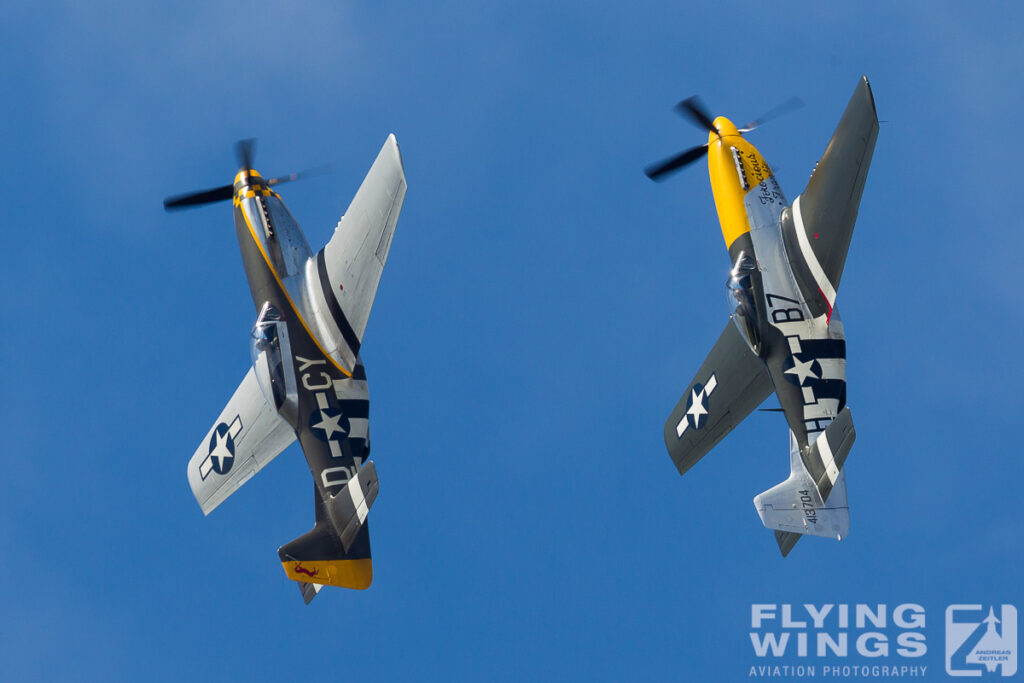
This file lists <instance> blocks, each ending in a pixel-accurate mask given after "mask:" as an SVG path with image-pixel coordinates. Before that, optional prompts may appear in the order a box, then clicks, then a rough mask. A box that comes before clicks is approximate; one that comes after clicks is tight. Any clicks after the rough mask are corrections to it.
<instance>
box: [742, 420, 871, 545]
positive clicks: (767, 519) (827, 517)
mask: <svg viewBox="0 0 1024 683" xmlns="http://www.w3.org/2000/svg"><path fill="white" fill-rule="evenodd" d="M855 436H856V433H855V432H854V430H853V422H852V419H851V418H850V414H849V408H844V409H843V411H842V412H841V413H840V416H839V418H837V419H836V420H835V421H833V422H832V424H830V425H829V426H828V428H827V429H826V430H825V431H824V432H822V434H821V435H819V436H818V438H817V439H816V440H815V441H814V442H813V443H812V444H811V445H810V447H809V448H808V449H807V450H808V454H807V455H808V456H811V457H814V458H818V459H822V457H823V456H824V459H825V460H828V461H829V462H828V470H829V473H828V474H827V475H826V476H825V478H824V481H823V482H819V481H815V478H813V477H812V476H811V475H810V474H809V473H808V472H807V467H806V466H805V465H804V460H805V457H804V455H802V454H801V453H800V449H799V448H798V446H797V443H796V438H795V437H794V436H793V433H792V432H790V436H789V466H790V475H789V478H788V479H787V480H786V481H784V482H782V483H781V484H778V485H777V486H774V487H772V488H770V489H768V490H767V491H765V492H764V493H761V494H760V495H758V496H756V497H755V498H754V507H755V508H757V514H758V515H760V517H761V521H762V522H763V523H764V525H765V526H766V527H768V528H769V529H774V530H775V540H776V542H778V544H779V550H781V551H782V555H783V557H785V556H786V555H788V554H789V551H790V550H792V549H793V546H794V545H796V542H797V541H798V540H800V536H801V535H802V534H810V535H812V536H824V537H831V538H835V539H837V540H842V539H843V538H844V537H845V536H846V535H847V534H848V533H849V531H850V506H849V503H848V502H847V499H846V474H845V472H844V471H843V470H841V469H839V468H841V467H842V463H843V462H844V461H845V460H846V456H847V454H848V453H849V452H850V447H851V446H852V445H853V441H854V438H855ZM826 454H827V455H826ZM819 485H821V486H819ZM822 489H824V490H822ZM823 494H824V497H823Z"/></svg>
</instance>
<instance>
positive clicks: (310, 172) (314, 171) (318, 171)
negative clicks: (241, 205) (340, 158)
mask: <svg viewBox="0 0 1024 683" xmlns="http://www.w3.org/2000/svg"><path fill="white" fill-rule="evenodd" d="M333 170H334V164H324V165H323V166H315V167H313V168H307V169H306V170H305V171H299V172H298V173H289V174H288V175H282V176H278V177H276V178H271V179H269V180H268V181H267V185H269V186H271V187H273V186H274V185H280V184H281V183H290V182H291V181H293V180H305V179H306V178H311V177H313V176H318V175H324V174H326V173H330V172H331V171H333Z"/></svg>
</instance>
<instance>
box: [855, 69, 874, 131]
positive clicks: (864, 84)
mask: <svg viewBox="0 0 1024 683" xmlns="http://www.w3.org/2000/svg"><path fill="white" fill-rule="evenodd" d="M858 87H859V88H863V89H864V90H865V91H866V94H867V97H868V102H869V103H870V104H871V111H872V113H873V114H874V115H875V121H876V122H877V121H878V109H877V108H876V107H875V93H874V92H873V91H872V90H871V82H870V81H868V77H867V75H862V76H861V77H860V83H859V84H858Z"/></svg>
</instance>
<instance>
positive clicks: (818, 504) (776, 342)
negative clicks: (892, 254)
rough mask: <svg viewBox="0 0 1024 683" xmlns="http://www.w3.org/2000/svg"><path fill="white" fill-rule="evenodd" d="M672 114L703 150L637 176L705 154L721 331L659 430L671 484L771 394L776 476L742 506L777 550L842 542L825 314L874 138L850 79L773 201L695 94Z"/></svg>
mask: <svg viewBox="0 0 1024 683" xmlns="http://www.w3.org/2000/svg"><path fill="white" fill-rule="evenodd" d="M678 109H679V111H680V113H682V114H684V115H685V116H687V117H688V118H690V119H691V120H692V121H694V122H695V123H697V124H698V125H700V126H702V127H703V128H704V129H706V130H707V131H708V142H707V144H704V145H700V146H698V147H694V148H692V149H689V150H686V151H684V152H682V153H680V154H677V155H675V156H673V157H671V158H669V159H666V160H664V161H662V162H660V163H658V164H655V165H653V166H651V167H649V168H648V169H647V170H646V172H647V175H648V176H649V177H651V178H652V179H654V180H660V179H663V178H665V177H666V176H667V175H668V174H669V173H671V172H673V171H675V170H677V169H680V168H682V167H684V166H686V165H688V164H690V163H692V162H694V161H696V160H698V159H700V158H701V157H703V156H704V155H707V158H708V170H709V172H710V175H711V189H712V192H713V193H714V197H715V207H716V209H717V211H718V218H719V222H720V223H721V226H722V236H723V237H724V238H725V246H726V247H727V248H728V250H729V258H730V259H731V261H732V264H733V265H732V270H731V271H730V273H729V278H728V281H727V283H726V286H727V289H728V293H729V301H730V304H731V307H732V315H731V316H730V317H731V320H730V322H728V323H727V324H726V326H725V330H723V331H722V334H721V336H720V337H719V338H718V341H717V342H716V343H715V345H714V347H713V348H712V349H711V353H710V354H708V357H707V358H706V359H705V361H704V363H703V364H702V365H701V367H700V369H699V370H698V371H697V375H696V376H695V377H694V378H693V380H692V381H691V382H690V385H689V387H688V388H687V390H686V393H685V394H684V395H683V397H682V398H681V399H680V400H679V403H678V404H677V405H676V407H675V410H673V411H672V414H671V415H670V416H669V418H668V421H667V422H666V423H665V445H666V446H667V447H668V452H669V454H670V455H671V456H672V460H673V462H675V465H676V467H677V468H678V470H679V473H680V474H684V473H685V472H686V471H687V470H689V469H690V468H691V467H693V465H694V464H696V463H697V461H698V460H700V459H701V458H702V457H703V456H704V455H705V454H707V453H708V451H710V450H711V449H712V448H713V447H714V446H715V444H717V443H718V442H719V441H721V440H722V438H723V437H725V435H726V434H728V433H729V432H730V431H732V429H733V428H734V427H735V426H736V425H737V424H739V423H740V422H741V421H743V419H744V418H746V417H747V415H749V414H750V413H751V412H752V411H753V410H754V409H755V408H757V407H758V406H759V405H761V403H762V402H763V401H764V400H765V399H766V398H768V397H769V396H770V395H771V394H772V393H773V392H774V393H775V394H776V396H777V397H778V400H779V404H780V405H781V409H782V412H783V413H784V414H785V416H786V421H787V423H788V425H789V435H790V436H789V440H790V476H789V478H788V479H787V480H786V481H784V482H782V483H781V484H779V485H777V486H775V487H774V488H771V489H769V490H767V491H765V492H764V493H761V494H760V495H758V496H756V497H755V498H754V506H755V507H756V508H757V512H758V514H759V515H760V517H761V521H762V522H764V525H765V526H766V527H768V528H770V529H774V530H775V538H776V541H777V542H778V544H779V548H780V550H781V551H782V554H783V555H784V556H785V555H787V554H788V553H789V551H790V550H792V548H793V546H794V545H795V544H796V542H797V541H798V540H799V539H800V536H801V535H802V534H811V535H814V536H828V537H832V538H837V539H842V538H843V537H845V536H846V534H847V533H848V531H849V527H850V514H849V506H848V504H847V498H846V478H845V472H844V470H843V463H844V461H845V460H846V456H847V454H848V453H849V452H850V448H851V446H852V445H853V441H854V438H855V432H854V429H853V420H852V418H851V416H850V409H849V407H847V406H846V339H845V335H844V333H843V324H842V321H841V320H840V318H839V311H838V309H837V308H836V292H837V290H838V289H839V280H840V278H841V277H842V274H843V265H844V264H845V262H846V253H847V249H848V248H849V246H850V237H851V236H852V234H853V226H854V222H855V221H856V218H857V210H858V207H859V205H860V199H861V194H862V193H863V191H864V182H865V180H866V179H867V173H868V166H869V165H870V164H871V155H872V152H873V151H874V147H875V139H876V138H877V136H878V117H877V115H876V112H875V102H874V97H873V96H872V94H871V87H870V86H869V85H868V81H867V78H862V79H861V81H860V82H859V83H858V84H857V88H856V90H855V91H854V93H853V97H852V98H851V99H850V102H849V104H848V105H847V107H846V111H845V112H844V113H843V116H842V118H841V119H840V121H839V125H838V126H837V127H836V131H835V133H834V134H833V136H832V140H831V141H830V142H829V144H828V147H826V149H825V153H824V154H823V155H822V157H821V160H820V161H819V163H818V165H817V167H816V168H815V170H814V172H813V174H812V175H811V179H810V181H809V182H808V183H807V187H806V189H804V191H803V192H802V193H801V194H800V196H799V197H797V198H796V200H795V201H794V202H793V203H792V204H787V202H786V199H785V197H784V196H783V194H782V190H781V189H780V187H779V184H778V182H776V180H775V176H774V174H773V173H772V169H771V167H770V166H768V164H767V163H766V162H765V160H764V159H763V158H762V156H761V154H760V153H759V152H758V151H757V149H756V148H755V147H754V146H753V145H752V144H750V142H748V141H747V139H746V138H744V137H743V133H746V132H749V131H750V130H753V129H754V128H755V127H757V125H759V123H762V122H763V120H762V121H755V122H754V123H752V124H748V125H747V126H745V127H744V128H742V129H739V128H737V127H736V126H735V124H733V122H732V121H730V120H729V119H727V118H725V117H721V116H720V117H718V118H716V119H714V120H712V119H711V117H710V116H709V115H708V114H707V112H706V111H705V110H704V109H703V107H702V106H701V105H700V104H699V102H698V101H697V100H696V99H695V98H690V99H687V100H684V101H683V102H681V103H680V104H679V105H678Z"/></svg>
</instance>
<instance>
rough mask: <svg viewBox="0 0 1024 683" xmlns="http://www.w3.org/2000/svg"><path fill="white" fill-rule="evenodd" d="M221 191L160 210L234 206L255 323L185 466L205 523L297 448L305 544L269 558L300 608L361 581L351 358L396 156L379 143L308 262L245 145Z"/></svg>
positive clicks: (363, 538)
mask: <svg viewBox="0 0 1024 683" xmlns="http://www.w3.org/2000/svg"><path fill="white" fill-rule="evenodd" d="M238 151H239V161H240V165H241V169H240V170H239V171H238V174H237V175H236V176H235V181H234V183H233V184H232V185H225V186H223V187H218V188H215V189H212V190H206V191H203V192H196V193H191V194H187V195H181V196H177V197H171V198H168V199H167V200H165V201H164V207H165V208H167V209H168V210H171V209H177V208H183V207H187V206H196V205H199V204H207V203H209V202H215V201H220V200H227V199H233V201H234V207H235V211H234V213H235V231H236V232H237V234H238V244H239V246H240V248H241V251H242V263H243V264H244V266H245V273H246V276H247V277H248V279H249V289H250V290H251V291H252V298H253V302H254V303H255V304H256V310H257V312H258V315H257V317H256V323H255V325H254V326H253V328H252V335H251V338H250V340H249V342H250V347H251V351H252V367H251V368H250V369H249V372H248V373H247V374H246V376H245V378H244V379H243V380H242V383H241V385H239V387H238V389H237V390H236V391H235V394H234V396H232V397H231V400H229V401H228V404H227V406H226V407H225V408H224V411H223V412H222V413H221V414H220V417H219V418H217V422H216V423H215V424H214V426H213V428H212V429H211V430H210V432H209V433H208V434H207V435H206V437H205V438H204V439H203V440H202V442H201V443H200V444H199V448H198V449H196V452H195V454H194V455H193V456H192V459H191V460H190V461H189V463H188V481H189V484H191V486H192V492H193V493H194V494H195V496H196V500H198V501H199V506H200V507H201V508H202V510H203V513H204V514H209V512H210V511H211V510H213V509H214V508H215V507H217V506H218V505H220V504H221V503H222V502H223V501H224V499H225V498H227V497H228V496H230V495H231V494H232V493H234V492H235V491H236V490H237V489H238V488H239V487H240V486H241V485H242V484H244V483H245V482H246V481H248V480H249V478H250V477H252V476H253V475H254V474H256V472H258V471H259V470H260V469H262V468H263V467H264V466H265V465H266V464H267V463H268V462H270V461H271V460H273V459H274V457H276V456H277V455H278V454H279V453H280V452H281V451H283V450H284V449H285V448H286V447H287V446H288V445H290V444H291V443H292V442H293V441H295V439H296V438H298V440H299V443H300V444H301V445H302V450H303V452H304V453H305V455H306V461H307V462H308V464H309V469H310V471H311V472H312V474H313V482H314V490H313V507H314V510H315V513H316V523H315V525H314V527H313V530H312V531H310V532H309V533H307V534H305V535H303V536H300V537H299V538H297V539H295V540H294V541H292V542H291V543H288V544H287V545H284V546H282V547H281V548H280V549H279V550H278V551H277V552H278V555H279V557H280V559H281V564H282V565H284V570H285V573H286V574H287V575H288V578H290V579H292V580H293V581H297V582H298V583H299V588H300V589H301V591H302V596H303V598H304V599H305V600H306V602H307V603H309V601H310V600H312V599H313V597H315V596H316V594H317V593H318V592H319V591H320V589H321V588H322V587H323V586H343V587H346V588H360V589H361V588H367V587H369V585H370V582H371V581H372V580H373V569H372V564H371V560H370V535H369V529H368V527H367V523H366V515H367V512H368V511H369V508H370V505H371V504H372V503H373V500H374V498H376V496H377V488H378V487H377V473H376V470H375V469H374V465H373V461H370V460H368V459H367V458H368V457H369V454H370V432H369V426H368V418H369V394H368V392H367V386H366V372H365V370H364V368H363V363H362V360H361V359H360V355H359V347H360V344H361V343H362V339H363V333H364V332H365V331H366V322H367V319H368V318H369V316H370V308H371V306H373V299H374V297H375V295H376V293H377V285H378V283H379V282H380V276H381V272H382V271H383V269H384V263H385V261H386V260H387V257H388V250H389V249H390V248H391V238H392V236H393V235H394V231H395V224H396V223H397V222H398V214H399V212H400V211H401V209H402V202H403V200H404V199H405V190H406V183H405V172H404V170H403V167H402V157H401V154H400V153H399V151H398V143H397V142H396V141H395V137H394V136H393V135H391V136H388V139H387V141H386V142H385V143H384V147H383V148H382V149H381V150H380V154H378V155H377V160H376V161H374V163H373V166H372V167H371V168H370V172H369V173H368V174H367V175H366V178H365V179H364V180H363V183H362V185H360V186H359V190H358V191H357V192H356V196H355V198H354V199H353V200H352V203H351V204H350V205H349V207H348V211H346V212H345V215H344V216H343V217H342V218H341V221H340V222H339V223H338V225H337V227H336V228H335V230H334V236H333V237H332V238H331V240H330V241H329V242H328V243H327V245H326V246H325V247H324V248H323V249H321V250H320V251H319V252H317V253H316V254H314V253H313V252H312V251H311V250H310V248H309V244H308V243H307V242H306V238H305V236H304V235H303V234H302V230H301V229H300V228H299V225H298V223H297V222H296V221H295V218H294V217H293V216H292V214H291V212H289V211H288V208H287V207H286V206H285V204H284V202H283V201H281V197H280V196H278V194H277V192H275V190H274V187H275V186H276V185H278V184H280V183H282V182H285V181H288V180H294V179H296V178H297V177H298V175H299V174H293V175H290V176H283V177H281V178H272V179H264V178H263V177H262V176H261V175H260V174H259V173H257V172H256V170H255V169H253V167H252V141H251V140H246V141H243V142H240V143H239V145H238Z"/></svg>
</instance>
